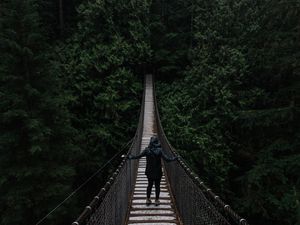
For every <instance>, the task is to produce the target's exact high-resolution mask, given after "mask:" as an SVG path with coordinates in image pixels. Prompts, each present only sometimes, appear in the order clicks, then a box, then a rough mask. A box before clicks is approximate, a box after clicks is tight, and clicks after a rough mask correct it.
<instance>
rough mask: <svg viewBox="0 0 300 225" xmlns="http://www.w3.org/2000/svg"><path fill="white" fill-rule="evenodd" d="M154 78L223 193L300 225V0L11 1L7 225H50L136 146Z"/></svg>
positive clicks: (272, 220)
mask: <svg viewBox="0 0 300 225" xmlns="http://www.w3.org/2000/svg"><path fill="white" fill-rule="evenodd" d="M146 73H153V74H155V76H156V91H157V98H158V106H159V110H160V114H161V119H162V123H163V126H164V128H165V132H166V134H167V136H168V138H169V141H170V142H171V143H172V145H173V146H174V147H175V148H176V149H177V150H178V151H179V152H180V154H181V155H182V158H183V159H184V160H186V161H187V162H188V163H189V164H190V165H191V166H192V167H193V169H194V171H195V172H196V173H197V174H198V175H199V176H200V177H201V178H202V179H203V180H204V181H205V182H206V183H207V184H208V185H209V186H211V187H212V188H213V190H214V192H216V193H218V194H219V195H220V196H222V198H224V200H225V201H226V202H228V203H229V204H230V205H231V206H232V208H234V209H235V210H236V211H237V212H238V213H240V214H241V215H243V216H244V217H246V218H247V219H248V221H249V223H250V224H257V225H271V224H272V225H283V224H286V225H295V224H300V177H299V174H300V154H299V149H300V130H299V126H300V119H299V110H300V109H299V100H300V1H299V0H295V1H291V0H240V1H237V0H210V1H208V0H176V1H175V0H174V1H169V0H152V1H150V0H139V1H137V0H110V1H106V0H91V1H83V0H57V1H49V0H39V1H38V0H1V2H0V81H1V83H0V113H1V114H0V214H1V216H0V224H1V225H17V224H24V225H27V224H28V225H32V224H36V223H37V222H38V221H39V220H40V219H42V218H43V217H44V216H45V215H46V214H47V213H48V212H50V211H51V210H52V209H53V208H54V207H55V206H57V204H58V203H60V202H61V201H62V200H63V199H65V198H66V197H67V196H68V195H69V194H70V193H71V192H72V191H73V190H75V189H76V188H77V187H78V186H79V185H80V184H81V183H82V182H84V181H85V180H86V179H87V178H88V177H89V176H90V175H92V174H93V173H94V172H95V171H97V169H98V168H99V167H101V166H102V165H103V164H104V163H105V162H106V161H107V159H109V158H111V157H112V156H113V155H114V154H115V153H117V152H118V151H119V150H120V149H122V148H123V147H124V146H126V143H127V142H128V141H129V140H130V139H131V138H132V137H133V135H134V132H135V129H136V126H137V121H138V114H139V108H140V102H141V96H142V79H143V75H144V74H146ZM114 166H115V165H114V164H111V165H109V166H108V167H106V168H105V170H104V171H103V172H102V173H101V174H99V175H98V176H97V177H96V179H93V180H92V181H90V182H89V183H88V184H87V185H86V186H85V187H84V189H82V190H81V191H80V192H78V193H77V194H76V195H74V196H72V198H70V199H68V201H66V202H64V204H62V205H61V206H60V207H59V208H58V209H57V210H56V211H55V212H54V213H52V214H51V215H50V216H49V217H47V220H45V221H44V222H43V223H41V224H68V223H70V222H71V221H72V220H73V219H74V218H75V217H76V216H77V215H78V214H79V212H80V211H81V210H82V208H83V207H84V205H85V204H86V202H87V201H89V200H90V198H91V196H92V195H94V193H96V192H97V191H98V190H99V186H101V185H102V184H103V182H104V181H105V180H106V178H107V176H108V174H109V173H110V172H111V171H112V170H113V169H114Z"/></svg>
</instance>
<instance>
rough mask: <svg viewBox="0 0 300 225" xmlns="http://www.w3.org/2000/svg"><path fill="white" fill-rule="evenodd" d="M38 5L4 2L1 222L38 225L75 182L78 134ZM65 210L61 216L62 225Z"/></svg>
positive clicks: (21, 0) (0, 68)
mask: <svg viewBox="0 0 300 225" xmlns="http://www.w3.org/2000/svg"><path fill="white" fill-rule="evenodd" d="M37 7H38V1H35V0H27V1H24V0H9V1H2V2H1V13H0V15H1V18H0V29H1V31H0V43H1V46H0V49H1V50H0V79H1V82H0V84H1V85H0V95H1V102H0V111H1V116H0V118H1V119H0V152H1V153H0V194H1V197H0V211H1V218H0V223H1V224H3V225H8V224H35V223H36V222H37V221H38V220H39V219H40V218H41V217H42V216H44V215H45V214H46V213H48V212H49V211H50V210H51V209H52V208H53V207H54V206H55V205H56V204H57V203H58V202H59V201H61V200H62V199H63V198H64V197H65V196H66V195H67V193H69V192H70V187H71V185H72V183H73V177H74V175H75V171H74V168H73V166H72V161H73V159H74V157H75V156H74V153H76V151H75V148H74V146H73V144H72V136H73V134H74V130H73V129H72V128H71V126H70V121H69V114H68V111H67V110H66V108H65V102H64V94H63V92H62V89H61V88H60V86H61V84H60V81H59V79H58V77H57V75H56V74H57V70H56V69H55V66H54V65H53V64H52V63H51V60H52V55H51V53H50V49H49V46H47V40H46V39H45V36H44V34H43V30H42V29H41V23H40V17H39V14H38V13H37ZM63 214H65V208H64V207H62V208H60V209H59V210H58V211H57V214H56V216H55V218H53V217H52V219H53V221H55V224H59V223H60V221H61V218H62V217H61V216H62V215H63Z"/></svg>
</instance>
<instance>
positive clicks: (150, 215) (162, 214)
mask: <svg viewBox="0 0 300 225" xmlns="http://www.w3.org/2000/svg"><path fill="white" fill-rule="evenodd" d="M144 102H145V103H144V104H145V109H144V125H143V133H142V143H141V148H140V149H141V151H142V150H143V149H145V148H146V147H147V146H148V144H149V142H150V138H151V137H152V136H153V135H156V133H155V131H156V130H157V129H156V127H155V116H154V115H155V111H154V97H153V83H152V76H147V77H146V82H145V101H144ZM145 169H146V159H145V158H141V159H140V160H139V164H138V170H137V178H136V183H135V185H134V191H133V197H132V202H131V204H130V209H129V220H128V224H135V225H142V224H145V225H147V224H149V223H150V224H162V225H175V224H178V221H177V216H176V213H175V209H174V203H173V202H172V199H171V193H170V189H169V187H168V185H167V181H166V176H165V174H163V176H162V180H161V193H160V202H161V204H160V205H159V206H155V205H154V204H150V205H149V206H146V205H145V199H146V188H147V184H148V183H147V177H146V175H145ZM154 195H155V193H154V188H152V193H151V197H153V198H152V202H154Z"/></svg>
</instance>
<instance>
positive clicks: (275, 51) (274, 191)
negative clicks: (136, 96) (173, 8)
mask: <svg viewBox="0 0 300 225" xmlns="http://www.w3.org/2000/svg"><path fill="white" fill-rule="evenodd" d="M192 11H193V12H194V20H193V24H194V28H193V31H194V32H193V34H194V40H193V43H194V45H195V46H194V47H193V49H192V52H191V54H190V65H189V66H187V67H186V71H185V73H183V75H184V76H183V78H182V79H177V80H175V81H174V82H173V83H172V84H171V85H167V84H164V83H161V84H159V85H158V88H157V89H158V91H159V94H158V95H159V98H158V99H159V105H160V107H161V114H162V117H163V125H164V127H165V129H166V132H167V135H168V137H169V138H170V140H171V143H173V144H174V145H175V147H176V148H178V149H181V150H180V152H181V153H182V154H183V155H184V156H185V158H186V159H187V160H188V161H189V162H190V163H191V165H193V166H194V169H195V171H196V172H198V173H199V174H200V175H201V176H202V177H203V178H204V179H205V180H207V182H208V183H209V185H211V186H212V187H213V188H214V190H215V191H216V192H219V193H221V194H222V196H223V198H225V200H227V201H228V202H230V204H232V205H233V208H234V209H236V210H238V211H239V212H240V213H241V214H243V215H245V217H246V218H248V219H249V220H250V223H251V222H252V223H253V224H295V223H296V222H297V218H296V215H297V210H299V176H298V174H299V172H300V165H299V151H298V150H299V135H300V133H299V54H298V52H297V51H298V50H297V49H299V34H300V33H299V19H300V18H299V16H300V13H299V2H297V1H296V2H292V3H291V2H288V1H281V2H276V1H255V2H253V1H248V0H243V1H239V2H234V1H227V0H215V1H202V0H199V1H196V2H194V7H193V10H192ZM178 23H179V21H178ZM186 25H187V24H186ZM178 46H179V47H180V48H183V45H181V44H180V43H179V45H178ZM298 222H299V221H298Z"/></svg>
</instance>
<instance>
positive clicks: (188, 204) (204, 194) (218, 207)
mask: <svg viewBox="0 0 300 225" xmlns="http://www.w3.org/2000/svg"><path fill="white" fill-rule="evenodd" d="M153 86H154V87H153V89H154V90H155V85H154V83H153ZM154 98H155V99H154V103H155V114H156V125H157V134H158V137H159V139H160V142H161V145H162V148H163V150H164V151H165V152H166V154H168V155H177V156H179V155H178V153H177V152H176V150H175V149H174V148H173V147H172V146H171V144H170V143H169V142H168V139H167V137H166V135H165V132H164V130H163V127H162V125H161V121H160V116H159V112H158V107H157V101H156V95H155V91H154ZM164 165H165V168H166V172H167V177H168V179H169V182H170V187H171V189H172V193H173V195H174V198H175V202H176V208H177V210H178V212H179V215H180V218H181V220H182V222H183V224H184V225H198V224H203V225H223V224H224V225H228V224H240V225H248V223H247V221H246V220H245V219H243V218H241V217H240V216H239V215H238V214H237V213H235V212H234V211H233V210H232V209H231V208H230V206H229V205H228V204H226V203H224V202H223V201H222V200H221V198H220V197H219V196H217V195H216V194H215V193H213V192H212V190H211V189H210V188H209V187H207V186H206V185H205V184H204V183H203V181H201V180H200V178H199V177H198V176H197V175H196V174H195V173H194V172H193V170H192V169H191V168H190V167H189V166H188V165H187V163H186V162H185V161H184V160H183V159H181V158H179V160H178V161H176V162H172V163H165V164H164Z"/></svg>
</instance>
